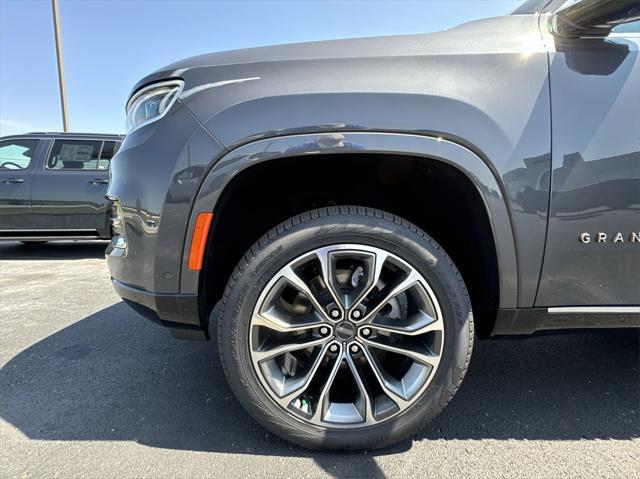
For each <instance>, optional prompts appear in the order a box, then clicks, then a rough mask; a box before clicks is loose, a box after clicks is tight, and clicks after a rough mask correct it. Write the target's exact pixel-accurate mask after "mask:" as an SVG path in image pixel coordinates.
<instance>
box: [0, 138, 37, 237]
mask: <svg viewBox="0 0 640 479" xmlns="http://www.w3.org/2000/svg"><path fill="white" fill-rule="evenodd" d="M39 144H40V140H38V139H34V138H25V139H13V140H5V141H2V142H0V230H14V231H17V230H32V229H35V228H36V223H35V221H34V219H33V215H32V214H31V201H30V199H29V189H30V179H31V172H32V171H33V168H34V163H35V162H36V161H37V159H38V158H39V156H38V154H39V152H38V146H39Z"/></svg>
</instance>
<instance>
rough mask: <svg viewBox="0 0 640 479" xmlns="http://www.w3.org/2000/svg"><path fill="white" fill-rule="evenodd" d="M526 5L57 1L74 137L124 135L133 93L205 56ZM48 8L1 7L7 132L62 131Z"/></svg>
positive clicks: (387, 30) (2, 2) (18, 0)
mask: <svg viewBox="0 0 640 479" xmlns="http://www.w3.org/2000/svg"><path fill="white" fill-rule="evenodd" d="M522 2H523V0H416V1H400V0H398V1H382V0H377V1H376V0H373V1H371V0H369V1H366V0H360V1H346V0H345V1H338V0H325V1H320V0H313V1H312V0H290V1H267V0H262V1H205V0H200V1H171V0H155V1H154V0H130V1H104V0H100V1H98V0H84V1H76V0H60V1H59V15H60V28H61V35H62V46H63V56H64V68H65V80H66V88H67V104H68V115H69V126H70V130H71V131H78V132H81V131H89V132H98V133H123V132H124V104H125V102H126V100H127V96H128V94H129V92H130V89H131V87H132V86H133V85H134V83H136V82H137V81H138V80H139V79H140V78H141V77H143V76H144V75H146V74H148V73H150V72H151V71H153V70H155V69H157V68H159V67H162V66H164V65H166V64H169V63H172V62H173V61H176V60H179V59H181V58H185V57H189V56H192V55H197V54H200V53H206V52H212V51H221V50H231V49H236V48H245V47H252V46H260V45H273V44H278V43H293V42H301V41H313V40H324V39H334V38H348V37H362V36H377V35H396V34H404V33H424V32H432V31H437V30H443V29H446V28H449V27H452V26H454V25H457V24H459V23H463V22H466V21H469V20H474V19H478V18H484V17H492V16H496V15H503V14H505V13H508V12H510V11H511V10H513V9H515V8H516V7H517V6H518V5H519V4H521V3H522ZM58 95H59V93H58V80H57V71H56V63H55V46H54V37H53V21H52V15H51V2H50V1H49V0H0V135H9V134H14V133H24V132H27V131H61V130H62V120H61V113H60V100H59V96H58Z"/></svg>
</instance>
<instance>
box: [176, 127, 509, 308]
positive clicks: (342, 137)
mask: <svg viewBox="0 0 640 479" xmlns="http://www.w3.org/2000/svg"><path fill="white" fill-rule="evenodd" d="M335 155H342V157H344V156H343V155H348V156H349V158H351V157H353V158H354V159H355V158H362V156H360V157H359V156H357V155H369V156H371V155H373V156H375V155H392V156H393V157H406V158H414V159H416V160H417V161H419V160H421V159H422V160H425V162H426V161H430V162H436V163H439V164H442V165H443V166H446V167H447V168H451V169H455V170H456V171H458V172H459V173H460V174H461V175H463V176H464V177H465V178H466V179H467V180H468V181H469V182H470V184H472V185H473V187H474V188H475V190H476V191H477V193H478V196H479V198H481V202H482V209H483V210H484V211H485V213H486V216H487V219H488V221H489V223H490V228H491V236H492V241H493V244H494V247H495V255H496V263H497V264H496V267H497V274H498V293H499V294H498V296H499V307H500V308H513V307H516V305H517V296H518V282H517V278H518V271H517V257H516V246H515V240H514V231H513V227H512V222H511V215H510V211H509V206H508V203H507V201H506V199H505V198H506V195H505V192H504V188H503V185H502V184H501V182H500V181H499V176H498V175H497V173H496V172H495V171H493V169H492V168H491V167H490V166H489V165H490V163H489V162H488V161H487V160H486V159H485V158H483V157H482V155H481V154H480V153H479V152H474V151H472V150H471V149H470V148H468V147H467V146H463V145H461V144H459V143H457V142H455V141H452V140H449V139H443V138H442V137H438V136H423V135H413V134H402V133H344V132H340V133H319V134H301V135H291V136H283V137H276V138H269V139H262V140H258V141H254V142H251V143H248V144H245V145H243V146H240V147H238V148H236V149H234V150H232V151H230V152H229V153H227V154H226V155H225V156H223V157H222V158H221V159H220V160H219V161H218V162H217V163H216V164H215V165H214V167H213V168H212V169H211V170H210V171H209V173H208V174H207V176H206V178H205V179H204V180H203V183H202V185H201V188H200V189H199V193H198V195H197V198H196V200H195V202H194V207H193V209H192V214H191V218H190V221H189V229H188V231H187V235H186V243H185V244H186V245H187V247H185V251H184V252H183V262H182V264H183V266H182V270H181V291H182V293H191V294H194V293H198V292H199V290H200V288H201V287H202V281H201V279H202V278H201V276H202V275H201V272H200V271H192V270H189V269H188V268H187V266H186V265H187V256H188V253H189V251H188V244H189V242H190V238H191V234H192V231H193V228H194V225H195V218H196V216H197V213H199V212H214V223H213V226H212V229H211V231H210V232H209V238H208V241H207V250H208V251H209V253H211V249H213V246H212V245H213V244H214V239H213V237H214V235H215V230H216V213H217V212H218V211H219V210H220V208H221V205H222V202H223V199H224V197H225V195H226V194H227V193H228V192H229V191H230V190H231V189H232V187H233V185H234V183H235V182H236V181H237V180H238V179H239V178H241V177H242V176H243V174H247V173H248V172H251V171H257V169H255V168H256V167H257V166H258V165H265V164H269V165H274V164H276V163H273V162H275V161H282V160H291V161H295V165H297V164H298V163H297V162H298V161H305V159H313V160H316V161H317V160H318V158H319V157H320V158H325V157H330V156H335ZM269 162H271V163H269ZM300 165H301V166H302V165H304V163H300ZM247 220H248V221H251V218H238V221H247ZM272 226H274V225H272ZM254 239H257V238H254ZM443 246H444V247H445V249H446V245H443ZM205 266H206V263H205ZM203 271H204V270H203ZM204 309H205V311H201V315H202V316H206V314H207V313H208V309H210V306H209V307H208V309H207V307H204Z"/></svg>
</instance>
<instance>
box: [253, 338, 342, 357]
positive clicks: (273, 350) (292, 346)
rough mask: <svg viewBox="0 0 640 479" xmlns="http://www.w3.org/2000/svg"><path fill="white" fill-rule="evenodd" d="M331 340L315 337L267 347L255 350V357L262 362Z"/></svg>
mask: <svg viewBox="0 0 640 479" xmlns="http://www.w3.org/2000/svg"><path fill="white" fill-rule="evenodd" d="M329 341H330V338H314V339H311V340H308V341H301V342H290V343H285V344H280V345H278V346H273V347H270V348H266V349H258V350H255V351H253V357H254V360H255V361H256V362H262V361H265V360H267V359H272V358H275V357H276V356H280V355H281V354H284V353H290V352H292V351H299V350H301V349H307V348H312V347H314V346H319V345H321V344H324V343H327V342H329Z"/></svg>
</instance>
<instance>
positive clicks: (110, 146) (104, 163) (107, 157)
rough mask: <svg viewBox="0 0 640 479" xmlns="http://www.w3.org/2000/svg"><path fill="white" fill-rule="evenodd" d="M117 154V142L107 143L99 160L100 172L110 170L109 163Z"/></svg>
mask: <svg viewBox="0 0 640 479" xmlns="http://www.w3.org/2000/svg"><path fill="white" fill-rule="evenodd" d="M115 154H116V142H115V141H105V142H104V145H103V146H102V153H100V159H99V160H98V169H99V170H108V169H109V162H110V161H111V158H113V155H115Z"/></svg>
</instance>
